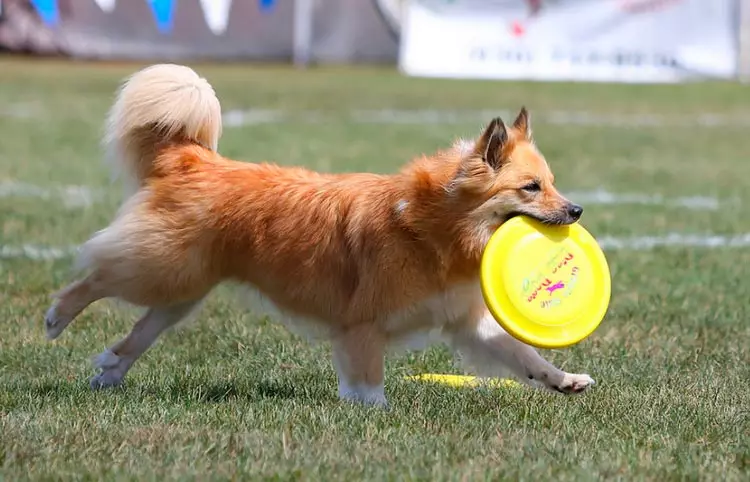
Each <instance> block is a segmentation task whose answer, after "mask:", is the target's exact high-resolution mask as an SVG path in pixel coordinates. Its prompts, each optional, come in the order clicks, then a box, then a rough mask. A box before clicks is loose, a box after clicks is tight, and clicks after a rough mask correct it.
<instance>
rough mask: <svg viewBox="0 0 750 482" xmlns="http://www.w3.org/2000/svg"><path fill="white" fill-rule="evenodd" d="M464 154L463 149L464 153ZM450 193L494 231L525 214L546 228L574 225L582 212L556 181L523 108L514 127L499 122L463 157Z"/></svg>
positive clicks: (472, 217) (478, 225)
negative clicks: (535, 140) (565, 195)
mask: <svg viewBox="0 0 750 482" xmlns="http://www.w3.org/2000/svg"><path fill="white" fill-rule="evenodd" d="M459 150H461V148H459ZM460 157H461V159H460V161H459V168H458V171H457V174H456V177H455V178H454V179H453V180H452V181H451V184H450V186H449V191H453V192H454V193H455V194H456V195H458V196H459V197H460V198H461V199H462V202H468V203H469V205H470V212H469V216H468V219H467V221H468V222H470V223H473V224H476V228H486V229H489V230H490V231H493V230H494V229H495V228H497V227H498V226H500V225H501V224H502V223H504V222H505V221H507V220H508V219H510V218H512V217H514V216H518V215H526V216H529V217H531V218H534V219H536V220H538V221H541V222H542V223H545V224H560V225H562V224H572V223H574V222H576V221H578V219H579V218H580V217H581V214H582V213H583V208H582V207H581V206H579V205H577V204H574V203H572V202H571V201H569V200H568V199H566V198H565V197H563V196H562V195H561V194H560V193H559V192H558V191H557V189H555V185H554V181H555V178H554V176H553V175H552V172H551V171H550V169H549V166H548V165H547V161H546V160H545V159H544V156H543V155H542V154H541V152H539V150H538V149H537V147H536V146H535V144H534V142H533V139H532V135H531V123H530V118H529V113H528V112H527V110H526V109H525V108H522V109H521V111H520V113H519V114H518V116H517V117H516V119H515V121H514V122H513V124H512V125H511V126H506V125H505V123H504V122H503V121H502V119H500V118H499V117H498V118H495V119H493V120H492V121H491V122H490V123H489V125H487V127H486V128H485V129H484V132H483V133H482V134H481V135H480V136H479V137H478V138H477V139H475V140H474V141H473V142H472V143H469V144H465V145H464V147H463V151H462V152H460Z"/></svg>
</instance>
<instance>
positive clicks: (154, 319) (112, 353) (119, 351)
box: [91, 300, 200, 389]
mask: <svg viewBox="0 0 750 482" xmlns="http://www.w3.org/2000/svg"><path fill="white" fill-rule="evenodd" d="M199 303H200V300H198V301H192V302H184V303H178V304H174V305H171V306H168V307H160V308H150V309H149V310H148V311H147V312H146V314H145V315H144V316H143V317H142V318H141V319H140V320H139V321H138V323H136V324H135V326H134V327H133V329H132V330H131V332H130V333H129V334H128V335H127V336H126V337H125V338H123V339H122V340H120V341H118V342H117V343H115V344H114V345H112V346H111V347H109V348H107V349H106V350H104V352H102V353H101V354H99V355H98V356H96V357H95V358H94V366H95V368H98V369H100V370H101V372H100V373H98V374H97V375H95V376H94V377H93V378H92V379H91V388H93V389H98V388H106V387H112V386H117V385H119V384H120V383H122V381H123V379H124V378H125V374H126V373H127V372H128V370H130V367H131V366H133V363H135V361H136V360H137V359H138V358H139V357H140V356H141V355H143V353H145V352H146V350H148V349H149V347H150V346H151V345H153V344H154V342H155V341H156V339H157V338H158V337H159V335H161V334H162V333H163V332H164V331H165V330H167V329H168V328H170V327H172V326H174V325H175V324H177V323H178V322H179V321H180V320H182V319H183V318H185V317H186V316H187V315H188V314H189V313H190V311H191V310H193V309H194V308H195V307H196V306H197V305H198V304H199Z"/></svg>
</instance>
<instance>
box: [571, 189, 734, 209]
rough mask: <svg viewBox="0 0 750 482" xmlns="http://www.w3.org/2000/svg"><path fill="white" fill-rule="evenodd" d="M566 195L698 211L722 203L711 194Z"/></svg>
mask: <svg viewBox="0 0 750 482" xmlns="http://www.w3.org/2000/svg"><path fill="white" fill-rule="evenodd" d="M564 194H565V196H566V197H567V198H568V199H570V200H572V201H575V202H576V203H579V204H584V205H586V204H600V205H601V204H603V205H623V204H638V205H649V206H670V207H680V208H685V209H691V210H696V211H701V210H709V211H715V210H717V209H719V206H720V205H721V203H720V202H719V200H718V199H716V198H715V197H710V196H682V197H676V198H665V197H664V196H662V195H660V194H645V193H636V192H633V193H613V192H610V191H606V190H604V189H597V190H595V191H571V192H566V193H564Z"/></svg>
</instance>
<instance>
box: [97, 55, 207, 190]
mask: <svg viewBox="0 0 750 482" xmlns="http://www.w3.org/2000/svg"><path fill="white" fill-rule="evenodd" d="M106 129H107V130H106V135H105V138H104V143H105V147H106V149H107V153H108V157H109V158H110V160H111V161H112V162H113V163H114V164H115V166H114V168H115V172H118V173H121V174H122V175H123V176H124V177H125V179H124V181H125V184H126V189H127V191H128V192H131V193H132V192H134V191H136V190H137V189H138V188H140V187H141V186H142V185H143V182H144V181H145V180H146V179H148V178H149V177H151V176H154V175H158V169H159V166H157V164H156V158H157V156H158V155H159V153H160V151H161V149H162V148H164V147H166V146H167V145H170V144H174V143H197V144H201V145H203V146H205V147H206V148H209V149H211V150H214V151H216V149H217V147H218V143H219V137H220V136H221V105H220V104H219V99H218V98H217V97H216V94H215V93H214V90H213V88H212V87H211V85H210V84H209V83H208V81H206V79H204V78H202V77H200V76H199V75H198V74H197V73H195V71H194V70H192V69H191V68H189V67H185V66H182V65H174V64H157V65H152V66H150V67H146V68H144V69H143V70H140V71H138V72H136V73H135V74H133V75H132V76H130V77H129V78H128V79H127V80H126V81H125V83H124V84H123V86H122V87H121V89H120V91H119V93H118V95H117V100H116V101H115V104H114V105H113V106H112V109H111V110H110V112H109V117H108V119H107V126H106Z"/></svg>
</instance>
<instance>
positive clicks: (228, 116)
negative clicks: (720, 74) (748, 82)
mask: <svg viewBox="0 0 750 482" xmlns="http://www.w3.org/2000/svg"><path fill="white" fill-rule="evenodd" d="M514 115H515V113H513V112H511V111H508V110H505V109H497V110H493V109H482V110H440V109H412V110H408V109H372V110H352V111H348V112H347V111H345V112H342V113H336V112H327V111H315V110H308V111H297V112H294V111H284V110H274V109H247V110H241V109H233V110H229V111H227V112H226V113H225V114H224V126H225V127H242V126H247V125H256V124H278V123H284V122H303V123H320V122H325V121H332V120H339V121H340V120H343V121H346V122H352V123H356V124H461V123H472V122H477V123H483V122H488V121H489V119H492V118H493V117H497V116H501V117H504V118H511V117H512V116H514ZM533 121H534V122H541V123H545V124H553V125H577V126H607V127H695V126H698V127H719V128H720V127H730V126H736V127H748V126H750V116H748V115H727V114H720V113H704V114H696V115H682V116H681V115H677V114H675V115H671V116H665V115H659V114H605V113H597V112H587V111H564V110H560V111H541V112H537V113H536V114H533Z"/></svg>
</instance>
